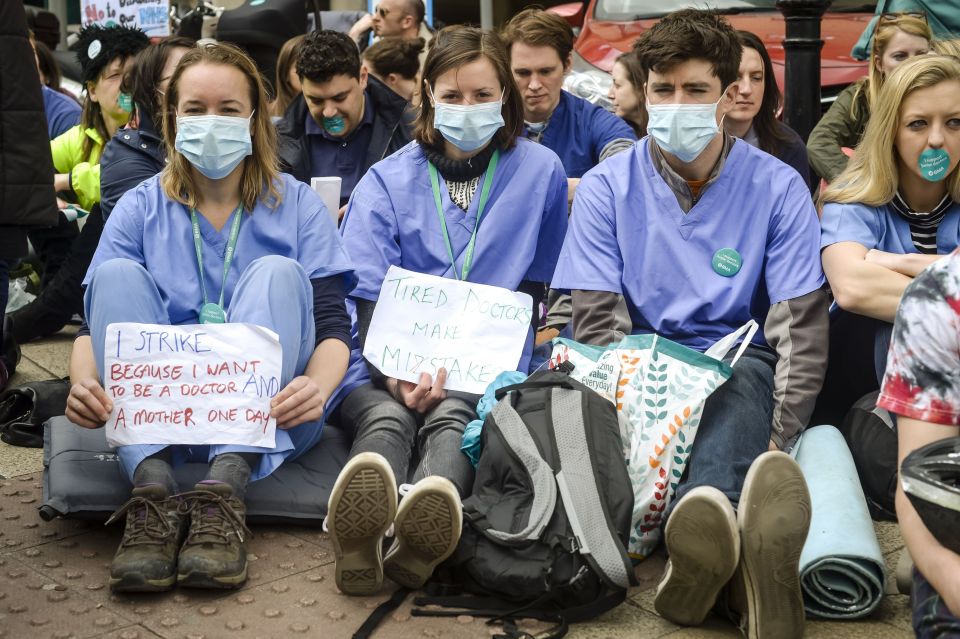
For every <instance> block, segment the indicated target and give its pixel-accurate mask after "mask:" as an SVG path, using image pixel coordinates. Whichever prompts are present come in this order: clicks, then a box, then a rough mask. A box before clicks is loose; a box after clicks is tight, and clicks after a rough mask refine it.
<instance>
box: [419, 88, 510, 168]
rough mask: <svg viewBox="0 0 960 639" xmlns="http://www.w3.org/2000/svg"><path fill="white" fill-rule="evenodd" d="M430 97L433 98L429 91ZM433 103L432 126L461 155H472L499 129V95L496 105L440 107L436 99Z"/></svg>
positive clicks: (501, 99)
mask: <svg viewBox="0 0 960 639" xmlns="http://www.w3.org/2000/svg"><path fill="white" fill-rule="evenodd" d="M430 93H431V97H433V91H431V92H430ZM433 102H434V104H433V126H434V127H436V129H437V130H438V131H440V135H442V136H443V137H444V138H445V139H446V140H447V141H448V142H450V144H452V145H454V146H455V147H457V148H458V149H460V150H461V151H466V152H467V153H469V152H471V151H476V150H477V149H479V148H481V147H482V146H483V145H485V144H486V143H487V142H489V141H490V139H491V138H493V136H494V135H495V134H496V132H497V131H499V130H500V127H502V126H503V114H502V113H501V111H502V110H503V95H502V93H501V97H500V99H499V100H497V101H496V102H481V103H480V104H444V103H442V102H438V101H437V100H436V98H434V101H433Z"/></svg>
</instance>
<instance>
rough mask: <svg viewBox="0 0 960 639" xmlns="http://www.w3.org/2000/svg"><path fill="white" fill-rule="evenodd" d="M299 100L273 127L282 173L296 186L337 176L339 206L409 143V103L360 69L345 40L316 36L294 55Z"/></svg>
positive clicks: (357, 56) (324, 34)
mask: <svg viewBox="0 0 960 639" xmlns="http://www.w3.org/2000/svg"><path fill="white" fill-rule="evenodd" d="M297 75H299V76H300V84H301V85H302V86H303V93H302V95H300V96H298V97H297V99H296V100H294V101H293V103H292V104H291V105H290V106H289V107H288V108H287V112H286V114H284V116H283V120H281V121H280V123H279V124H278V125H277V130H278V132H279V134H280V163H281V168H282V169H283V170H284V171H286V172H288V173H290V174H291V175H293V176H294V177H295V178H297V179H298V180H300V181H301V182H306V183H307V184H309V183H310V178H311V177H332V176H339V177H340V178H341V179H342V182H341V187H340V205H341V207H342V206H343V205H345V204H346V203H347V200H348V199H349V198H350V193H351V192H352V191H353V187H355V186H356V184H357V182H358V181H360V178H361V177H363V174H364V173H366V172H367V169H369V168H370V167H371V166H373V164H374V163H376V162H378V161H379V160H381V159H382V158H384V157H386V156H388V155H390V154H391V153H393V152H394V151H396V150H398V149H400V148H401V147H403V146H404V145H405V144H407V143H408V142H409V141H410V131H409V129H408V125H407V122H406V120H405V119H404V111H405V109H406V108H407V102H406V101H405V100H404V99H403V98H401V97H400V96H398V95H397V94H396V93H394V92H393V91H391V90H390V89H389V88H388V87H386V86H385V85H384V84H382V83H381V82H380V81H379V80H377V79H376V78H374V77H372V76H369V75H368V74H367V70H366V69H362V68H361V67H360V53H359V51H357V46H356V44H354V42H353V40H351V39H350V37H349V36H347V35H345V34H343V33H339V32H337V31H328V30H324V31H315V32H313V33H311V34H310V35H308V36H307V38H306V40H304V42H303V45H302V47H301V49H300V59H299V60H298V61H297Z"/></svg>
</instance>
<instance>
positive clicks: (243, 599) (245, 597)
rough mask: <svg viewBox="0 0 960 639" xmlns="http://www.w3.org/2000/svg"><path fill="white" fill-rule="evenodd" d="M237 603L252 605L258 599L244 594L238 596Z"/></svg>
mask: <svg viewBox="0 0 960 639" xmlns="http://www.w3.org/2000/svg"><path fill="white" fill-rule="evenodd" d="M237 601H238V602H239V603H242V604H252V603H253V602H254V601H256V598H255V597H254V596H253V595H251V594H248V593H244V594H242V595H237Z"/></svg>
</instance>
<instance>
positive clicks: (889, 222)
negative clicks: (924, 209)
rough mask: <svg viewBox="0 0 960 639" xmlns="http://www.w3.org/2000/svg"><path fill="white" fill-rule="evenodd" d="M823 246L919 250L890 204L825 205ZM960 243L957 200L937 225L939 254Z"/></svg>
mask: <svg viewBox="0 0 960 639" xmlns="http://www.w3.org/2000/svg"><path fill="white" fill-rule="evenodd" d="M820 224H821V227H822V231H821V233H820V248H821V250H822V249H825V248H827V247H828V246H830V245H831V244H837V243H838V242H856V243H857V244H860V245H862V246H864V247H865V248H867V249H877V250H879V251H884V252H887V253H898V254H901V255H903V254H906V253H919V252H920V251H918V250H917V247H916V246H915V245H914V243H913V240H912V239H911V238H910V223H909V222H907V220H905V219H904V218H903V217H902V216H901V215H899V214H898V213H897V212H896V211H894V210H893V209H892V208H891V207H890V206H889V205H884V206H867V205H866V204H838V203H836V202H829V203H827V204H825V205H824V207H823V220H821V223H820ZM958 245H960V204H957V203H956V202H954V203H953V204H952V205H951V206H950V208H949V209H947V212H946V214H945V215H944V216H943V219H942V220H940V225H939V226H938V227H937V253H938V254H940V255H946V254H947V253H950V252H951V251H953V250H954V249H955V248H957V246H958Z"/></svg>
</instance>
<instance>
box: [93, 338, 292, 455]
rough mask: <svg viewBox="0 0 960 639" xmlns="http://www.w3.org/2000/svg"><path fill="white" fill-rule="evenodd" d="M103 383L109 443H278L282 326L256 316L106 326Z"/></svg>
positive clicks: (266, 444) (251, 444)
mask: <svg viewBox="0 0 960 639" xmlns="http://www.w3.org/2000/svg"><path fill="white" fill-rule="evenodd" d="M104 351H105V353H104V355H105V357H104V368H105V370H104V372H103V386H104V389H106V391H107V396H108V397H109V398H110V399H111V400H112V401H113V412H112V413H110V419H108V420H107V424H106V435H107V442H108V443H109V444H110V445H111V446H127V445H132V444H184V445H191V444H192V445H199V444H240V445H244V446H263V447H267V448H273V447H274V446H275V445H276V443H275V441H274V435H275V433H276V420H274V419H273V418H271V417H270V400H271V398H272V397H273V396H274V395H276V394H277V393H278V392H280V390H281V389H280V372H281V366H282V354H281V348H280V342H279V340H278V339H277V334H276V333H274V332H273V331H270V330H268V329H266V328H263V327H261V326H254V325H253V324H188V325H183V326H164V325H157V324H136V323H130V322H126V323H115V324H110V325H109V326H107V339H106V346H105V348H104Z"/></svg>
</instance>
